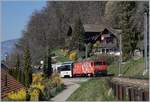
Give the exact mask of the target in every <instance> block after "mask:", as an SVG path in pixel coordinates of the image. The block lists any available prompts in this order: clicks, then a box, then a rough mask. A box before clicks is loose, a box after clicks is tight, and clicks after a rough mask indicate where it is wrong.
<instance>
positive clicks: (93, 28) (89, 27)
mask: <svg viewBox="0 0 150 102" xmlns="http://www.w3.org/2000/svg"><path fill="white" fill-rule="evenodd" d="M83 27H84V30H85V32H102V31H103V30H104V29H105V26H103V25H100V24H84V25H83Z"/></svg>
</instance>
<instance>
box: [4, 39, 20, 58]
mask: <svg viewBox="0 0 150 102" xmlns="http://www.w3.org/2000/svg"><path fill="white" fill-rule="evenodd" d="M17 41H18V39H13V40H7V41H3V42H1V58H2V59H4V57H5V54H10V53H11V52H12V51H13V48H14V47H15V44H16V43H17Z"/></svg>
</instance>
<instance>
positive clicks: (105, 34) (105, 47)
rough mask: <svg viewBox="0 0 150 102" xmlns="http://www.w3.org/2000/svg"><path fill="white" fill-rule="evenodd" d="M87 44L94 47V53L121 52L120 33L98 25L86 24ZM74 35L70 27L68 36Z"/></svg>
mask: <svg viewBox="0 0 150 102" xmlns="http://www.w3.org/2000/svg"><path fill="white" fill-rule="evenodd" d="M83 27H84V31H85V43H86V44H88V43H92V44H93V45H94V48H93V53H94V54H101V53H107V54H112V53H115V52H118V51H119V38H118V36H117V34H118V33H119V32H118V31H116V30H114V29H110V28H109V27H105V26H104V25H102V24H101V25H97V24H84V25H83ZM71 33H72V27H69V30H68V35H69V36H70V35H71Z"/></svg>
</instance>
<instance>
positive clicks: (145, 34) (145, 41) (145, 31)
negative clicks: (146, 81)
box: [143, 12, 148, 75]
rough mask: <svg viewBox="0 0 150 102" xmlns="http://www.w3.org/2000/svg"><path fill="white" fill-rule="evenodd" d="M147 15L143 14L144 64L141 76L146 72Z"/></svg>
mask: <svg viewBox="0 0 150 102" xmlns="http://www.w3.org/2000/svg"><path fill="white" fill-rule="evenodd" d="M147 55H148V54H147V13H146V12H145V13H144V62H145V69H144V72H143V75H145V74H146V73H147V71H148V63H147V62H148V60H147Z"/></svg>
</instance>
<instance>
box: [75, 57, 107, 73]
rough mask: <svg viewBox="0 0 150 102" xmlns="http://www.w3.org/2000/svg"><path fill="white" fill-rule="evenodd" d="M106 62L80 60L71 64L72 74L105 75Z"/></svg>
mask: <svg viewBox="0 0 150 102" xmlns="http://www.w3.org/2000/svg"><path fill="white" fill-rule="evenodd" d="M107 68H108V66H107V64H106V62H105V61H93V60H91V61H82V62H76V63H74V65H73V76H93V75H100V74H102V75H107Z"/></svg>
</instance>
